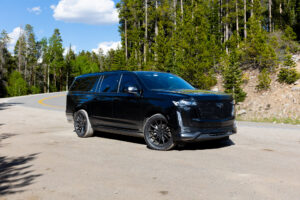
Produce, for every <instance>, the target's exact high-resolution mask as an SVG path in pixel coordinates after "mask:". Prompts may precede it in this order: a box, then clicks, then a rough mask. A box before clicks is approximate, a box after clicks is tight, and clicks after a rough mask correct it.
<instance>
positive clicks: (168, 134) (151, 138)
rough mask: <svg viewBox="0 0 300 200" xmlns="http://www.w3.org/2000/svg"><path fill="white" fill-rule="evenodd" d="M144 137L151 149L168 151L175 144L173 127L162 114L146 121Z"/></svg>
mask: <svg viewBox="0 0 300 200" xmlns="http://www.w3.org/2000/svg"><path fill="white" fill-rule="evenodd" d="M144 137H145V141H146V143H147V145H148V146H149V147H150V148H151V149H155V150H162V151H167V150H170V149H172V148H173V147H174V146H175V144H174V142H173V137H172V131H171V128H170V127H169V126H168V122H167V120H166V118H165V117H164V116H163V115H161V114H156V115H153V116H152V117H150V118H149V119H148V120H147V121H146V124H145V128H144Z"/></svg>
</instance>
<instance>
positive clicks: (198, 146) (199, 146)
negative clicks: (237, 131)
mask: <svg viewBox="0 0 300 200" xmlns="http://www.w3.org/2000/svg"><path fill="white" fill-rule="evenodd" d="M232 145H235V143H234V142H233V141H232V140H231V139H228V140H215V141H214V140H212V141H204V142H195V143H185V144H179V145H178V146H177V147H176V150H178V151H184V150H208V149H220V148H225V147H229V146H232Z"/></svg>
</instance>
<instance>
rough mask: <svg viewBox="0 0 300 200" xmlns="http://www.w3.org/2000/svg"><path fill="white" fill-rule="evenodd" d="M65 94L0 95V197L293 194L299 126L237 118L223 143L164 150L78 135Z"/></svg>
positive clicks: (297, 190) (297, 188)
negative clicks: (67, 113) (69, 120)
mask: <svg viewBox="0 0 300 200" xmlns="http://www.w3.org/2000/svg"><path fill="white" fill-rule="evenodd" d="M64 107H65V93H53V94H41V95H31V96H25V97H16V98H9V99H0V199H1V200H2V199H5V200H6V199H12V200H14V199H46V200H47V199H66V200H68V199H72V200H73V199H78V200H79V199H130V200H131V199H146V200H147V199H149V200H152V199H172V200H173V199H175V200H176V199H179V200H182V199H185V200H186V199H187V200H189V199H213V200H215V199H217V200H218V199H220V200H221V199H222V200H223V199H225V200H226V199H230V200H231V199H270V200H273V199H284V200H285V199H289V200H294V199H295V200H298V199H299V197H300V172H299V169H300V127H299V126H292V125H274V124H266V123H248V122H240V123H238V134H236V135H234V136H232V137H231V141H229V142H223V143H222V142H221V143H197V144H189V145H186V146H185V147H179V148H176V149H175V150H173V151H169V152H159V151H153V150H149V149H148V148H146V145H145V142H144V141H143V139H139V138H132V137H125V136H118V135H112V134H104V133H96V136H95V137H91V138H87V139H82V138H78V137H77V136H76V134H75V133H74V131H73V126H72V124H69V123H67V120H66V117H65V113H64V110H65V108H64Z"/></svg>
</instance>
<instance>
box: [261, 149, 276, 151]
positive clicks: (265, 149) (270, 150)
mask: <svg viewBox="0 0 300 200" xmlns="http://www.w3.org/2000/svg"><path fill="white" fill-rule="evenodd" d="M263 151H274V150H273V149H263Z"/></svg>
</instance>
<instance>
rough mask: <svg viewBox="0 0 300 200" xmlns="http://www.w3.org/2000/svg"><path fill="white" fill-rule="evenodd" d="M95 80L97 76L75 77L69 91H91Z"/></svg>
mask: <svg viewBox="0 0 300 200" xmlns="http://www.w3.org/2000/svg"><path fill="white" fill-rule="evenodd" d="M97 80H98V77H97V76H89V77H83V78H77V79H76V80H75V82H74V84H73V85H72V87H71V88H70V91H91V90H92V89H93V87H94V85H95V83H96V82H97Z"/></svg>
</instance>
